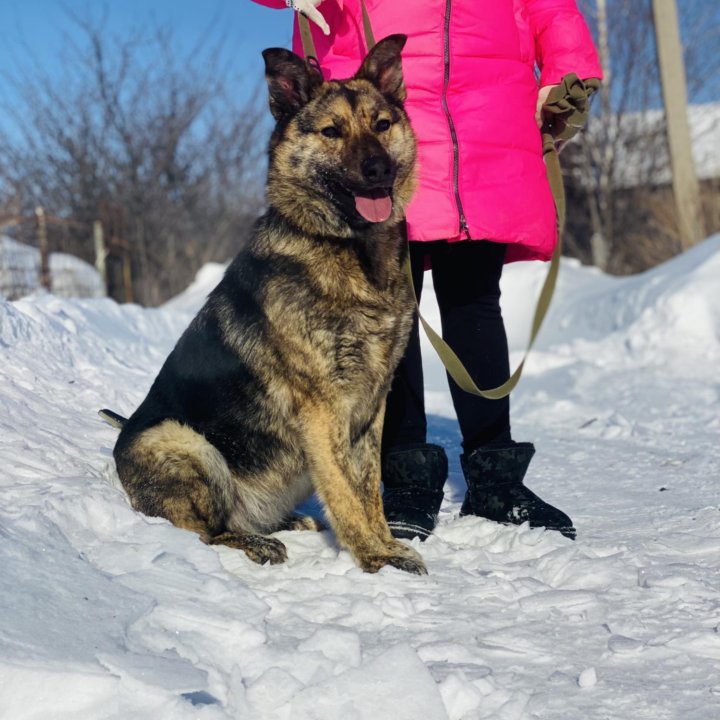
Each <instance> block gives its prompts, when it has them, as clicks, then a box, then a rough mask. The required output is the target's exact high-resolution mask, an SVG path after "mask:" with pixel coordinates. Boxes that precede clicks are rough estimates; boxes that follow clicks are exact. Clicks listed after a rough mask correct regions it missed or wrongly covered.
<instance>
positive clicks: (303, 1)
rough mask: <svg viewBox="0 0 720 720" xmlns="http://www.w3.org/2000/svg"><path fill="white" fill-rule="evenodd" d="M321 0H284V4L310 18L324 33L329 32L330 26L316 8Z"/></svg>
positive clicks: (327, 33)
mask: <svg viewBox="0 0 720 720" xmlns="http://www.w3.org/2000/svg"><path fill="white" fill-rule="evenodd" d="M322 1H323V0H285V4H286V5H287V6H288V7H289V8H292V9H293V10H295V11H297V12H299V13H302V14H303V15H304V16H305V17H306V18H307V19H308V20H312V21H313V22H314V23H315V24H316V25H317V26H318V27H319V28H320V29H321V30H322V31H323V33H325V35H329V34H330V26H329V25H328V24H327V23H326V22H325V18H324V17H323V16H322V13H321V12H320V11H319V10H318V9H317V7H316V6H317V5H319V4H320V3H321V2H322Z"/></svg>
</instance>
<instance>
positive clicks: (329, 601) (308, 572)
mask: <svg viewBox="0 0 720 720" xmlns="http://www.w3.org/2000/svg"><path fill="white" fill-rule="evenodd" d="M545 271H546V268H545V267H543V266H542V265H540V264H538V263H531V264H526V265H525V264H514V265H512V266H509V267H508V268H507V270H506V273H505V277H504V281H503V293H504V294H503V305H504V309H505V313H506V317H507V322H508V328H509V336H510V343H511V347H512V351H513V353H512V355H513V360H514V362H517V361H519V359H520V357H521V355H522V351H523V349H524V343H525V342H526V338H527V333H528V328H529V322H530V320H529V315H530V312H531V310H532V307H533V302H534V294H535V293H536V292H537V290H538V288H539V286H540V284H541V282H542V279H543V277H544V272H545ZM221 272H222V267H221V266H214V267H208V268H205V269H204V270H203V271H202V274H201V275H200V276H199V277H198V279H197V280H196V283H195V284H194V285H193V286H191V288H189V289H188V291H187V292H186V293H184V294H183V295H181V296H180V297H178V298H176V299H175V300H173V301H171V302H170V303H168V304H167V305H166V306H165V307H163V308H160V309H142V308H140V307H137V306H133V305H122V306H121V305H117V304H115V303H114V302H112V301H110V300H108V299H61V298H58V297H56V296H53V295H49V294H46V293H42V294H37V295H34V296H31V297H28V298H25V299H22V300H19V301H16V302H7V301H0V354H1V360H0V492H1V493H2V498H1V502H0V567H2V573H0V718H2V720H5V719H7V720H31V719H35V718H37V719H38V720H39V719H42V720H47V719H49V718H53V719H54V720H65V719H66V718H67V719H68V720H69V719H70V718H72V719H73V720H121V719H122V720H126V719H127V718H132V719H133V720H135V719H137V720H150V719H151V718H152V720H158V718H160V719H168V720H176V719H178V720H185V719H186V718H187V719H188V720H189V719H191V718H192V719H196V718H197V719H199V720H228V719H230V718H241V717H242V718H253V719H254V718H258V719H259V720H264V719H266V718H267V719H268V720H271V719H272V720H274V719H276V718H277V719H278V720H305V719H307V720H311V719H313V720H335V719H338V720H339V719H340V718H342V720H347V719H352V720H366V719H367V720H371V719H372V720H378V719H380V720H382V719H384V718H392V719H393V720H403V719H404V718H413V720H415V719H416V718H423V720H436V719H437V720H440V719H443V720H444V719H446V718H449V719H450V720H476V719H478V720H479V719H485V718H488V719H490V718H492V719H493V720H523V719H526V718H527V719H532V718H535V719H538V720H540V719H542V720H577V718H602V719H603V720H605V719H617V720H627V718H630V717H632V718H635V719H637V720H643V719H646V718H647V719H650V718H652V720H671V719H672V720H675V719H677V718H688V719H689V720H715V719H716V718H718V717H720V511H719V508H718V485H719V477H720V450H719V449H718V431H719V430H720V413H719V412H718V407H719V403H718V401H719V400H720V386H719V385H718V381H717V368H718V366H719V361H720V292H718V290H719V289H720V286H719V281H718V278H719V277H720V236H714V237H712V238H710V239H708V240H706V241H705V242H704V243H702V244H701V245H699V246H697V247H696V248H694V249H693V250H691V251H690V252H688V253H686V254H684V255H682V256H680V257H678V258H675V259H674V260H672V261H670V262H668V263H666V264H665V265H662V266H660V267H658V268H655V269H654V270H652V271H650V272H647V273H644V274H642V275H637V276H632V277H627V278H611V277H607V276H604V275H602V274H601V273H599V272H598V271H596V270H594V269H589V268H585V267H581V266H580V265H578V264H577V263H574V262H572V261H564V262H563V268H562V271H561V276H560V281H559V286H558V290H557V295H556V298H555V301H554V303H553V307H552V310H551V313H550V315H549V317H548V319H547V320H546V322H545V327H544V328H543V330H542V332H541V336H540V338H539V339H538V343H537V349H536V350H534V351H533V354H532V355H531V357H530V360H529V361H528V363H527V365H526V371H525V375H524V377H523V380H522V381H521V383H520V386H519V388H518V389H517V391H516V392H515V394H514V396H513V401H512V402H513V418H514V434H515V436H516V437H517V439H519V440H532V441H534V442H535V443H536V446H537V449H538V453H537V455H536V457H535V459H534V460H533V463H532V465H531V469H530V473H529V476H528V485H529V486H531V487H532V488H533V489H535V490H536V491H538V492H539V493H540V494H541V495H542V496H543V497H545V498H547V499H548V500H550V501H551V502H555V503H557V504H558V505H559V506H560V507H561V508H562V509H564V510H566V511H567V512H568V513H569V514H570V515H571V517H573V519H574V520H575V524H576V527H577V528H578V540H577V542H575V543H573V542H570V541H569V540H566V539H565V538H563V537H562V536H560V535H558V534H555V533H547V532H544V531H542V530H536V529H530V528H529V527H527V526H520V527H514V526H513V527H505V526H499V525H497V524H495V523H492V522H489V521H486V520H483V519H480V518H473V517H463V518H459V517H458V510H459V504H460V502H461V500H462V496H463V489H462V485H463V481H462V477H461V473H460V468H459V462H458V453H459V447H458V442H459V437H458V432H457V427H456V424H455V422H454V420H453V419H452V407H451V404H450V400H449V394H448V392H447V388H446V386H445V379H444V373H443V371H442V370H441V368H440V366H439V364H438V363H437V361H436V360H434V359H433V358H432V356H431V355H429V354H428V355H427V368H428V369H427V373H426V375H427V385H428V401H429V405H430V406H431V408H432V410H433V413H434V415H433V416H432V418H431V422H430V440H431V441H434V442H438V443H440V444H442V445H443V446H445V447H446V448H447V450H448V454H449V456H450V459H451V468H450V470H451V474H450V480H449V482H448V486H447V488H446V497H445V502H444V505H443V508H442V512H441V517H440V525H439V527H438V530H437V533H436V535H435V536H433V537H431V538H430V539H429V540H428V541H427V542H425V543H423V544H419V543H418V544H417V547H418V549H419V551H420V552H421V553H422V555H423V557H424V558H425V560H426V562H427V565H428V569H429V575H428V576H425V577H418V576H411V575H408V574H405V573H402V572H400V571H398V570H395V569H392V568H386V569H383V570H382V571H381V572H380V573H378V574H377V575H367V574H364V573H362V572H361V571H360V570H359V569H358V568H357V567H355V565H354V564H353V562H352V560H351V558H350V556H349V554H348V553H347V552H345V551H342V550H339V549H338V547H337V545H336V543H335V541H334V539H333V537H332V535H331V534H330V533H327V532H326V533H319V534H318V533H290V532H283V533H280V537H281V539H282V540H283V542H284V543H285V544H286V545H287V546H288V550H289V560H288V562H287V564H285V565H282V566H263V567H261V566H258V565H255V564H253V563H251V562H250V561H249V560H248V559H247V558H246V557H245V556H244V555H243V554H242V553H239V552H236V551H233V550H230V549H227V548H219V549H218V548H211V547H207V546H204V545H203V544H202V543H200V542H199V541H198V540H197V538H196V537H195V536H194V535H192V534H190V533H187V532H184V531H182V530H179V529H177V528H174V527H172V526H171V525H169V524H168V523H167V522H165V521H163V520H160V519H158V518H147V517H143V516H141V515H139V514H137V513H135V512H134V511H133V510H132V509H131V508H130V506H129V504H128V502H127V499H126V497H125V496H124V493H123V492H122V489H121V488H120V487H119V486H118V483H117V477H116V474H115V470H114V467H113V462H112V456H111V450H112V446H113V443H114V439H115V436H116V432H115V431H114V430H113V429H112V428H110V427H108V426H107V425H104V424H103V423H102V422H100V420H99V419H98V418H97V415H96V411H97V410H98V409H99V408H100V407H111V408H114V409H116V410H118V411H120V412H124V413H128V412H130V411H132V409H133V408H134V407H135V406H136V405H137V403H139V401H140V400H141V399H142V398H143V396H144V394H145V392H146V391H147V389H148V387H149V385H150V383H151V382H152V380H153V378H154V375H155V373H156V372H157V370H158V368H159V366H160V364H161V363H162V361H163V360H164V358H165V356H166V354H167V352H168V351H169V349H170V348H171V347H172V345H173V343H174V341H175V339H176V338H177V336H178V335H179V333H180V332H181V331H182V329H183V328H184V326H185V325H186V324H187V322H188V320H189V318H190V317H191V315H192V313H193V312H194V310H195V309H196V308H197V307H198V306H199V304H200V303H202V300H203V297H204V295H205V294H206V293H207V292H208V291H209V289H210V288H211V287H212V285H213V284H214V283H215V282H216V281H217V279H218V278H219V276H220V273H221ZM431 296H432V293H431V292H430V288H427V289H426V291H425V292H424V293H423V304H424V307H425V314H426V315H427V316H428V318H429V319H431V321H432V322H433V323H434V324H435V325H436V326H437V325H438V324H439V323H438V320H437V317H436V313H435V312H434V311H433V309H432V297H431Z"/></svg>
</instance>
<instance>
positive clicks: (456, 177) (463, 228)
mask: <svg viewBox="0 0 720 720" xmlns="http://www.w3.org/2000/svg"><path fill="white" fill-rule="evenodd" d="M451 9H452V0H446V2H445V28H444V37H443V42H444V60H445V75H444V78H443V91H442V107H443V111H444V112H445V118H446V120H447V123H448V127H449V128H450V137H451V138H452V146H453V191H454V193H455V204H456V205H457V210H458V215H459V217H460V233H465V236H466V237H467V239H468V240H470V239H471V238H470V230H469V229H468V226H467V220H466V219H465V213H464V212H463V206H462V200H461V199H460V186H459V182H460V159H459V152H458V140H457V133H456V132H455V123H454V122H453V119H452V116H451V115H450V108H448V104H447V89H448V85H449V84H450V11H451Z"/></svg>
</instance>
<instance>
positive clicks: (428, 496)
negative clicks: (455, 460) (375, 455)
mask: <svg viewBox="0 0 720 720" xmlns="http://www.w3.org/2000/svg"><path fill="white" fill-rule="evenodd" d="M447 476H448V461H447V456H446V455H445V450H443V449H442V448H441V447H440V446H439V445H418V446H416V447H407V448H398V449H396V450H390V452H388V453H387V455H386V456H385V457H384V458H383V461H382V481H383V485H384V486H385V490H384V492H383V507H384V509H385V517H386V518H387V521H388V525H389V526H390V532H392V534H393V536H394V537H396V538H406V539H408V540H412V539H413V538H415V537H419V538H420V540H425V539H427V537H428V536H429V535H430V534H431V533H432V531H433V530H434V529H435V525H436V523H437V517H438V513H439V512H440V505H441V503H442V499H443V485H445V481H446V480H447Z"/></svg>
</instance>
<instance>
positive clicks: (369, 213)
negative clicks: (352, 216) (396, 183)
mask: <svg viewBox="0 0 720 720" xmlns="http://www.w3.org/2000/svg"><path fill="white" fill-rule="evenodd" d="M392 207H393V201H392V195H391V194H390V190H389V189H383V188H380V189H378V190H366V191H365V192H363V193H362V194H360V193H355V209H356V210H357V211H358V212H359V213H360V215H362V216H363V217H364V218H365V219H366V220H367V221H368V222H372V223H379V222H385V220H387V219H388V218H389V217H390V214H391V213H392Z"/></svg>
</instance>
